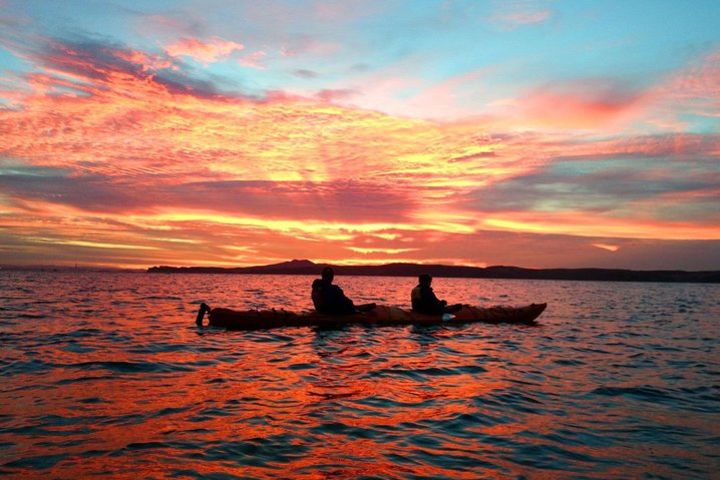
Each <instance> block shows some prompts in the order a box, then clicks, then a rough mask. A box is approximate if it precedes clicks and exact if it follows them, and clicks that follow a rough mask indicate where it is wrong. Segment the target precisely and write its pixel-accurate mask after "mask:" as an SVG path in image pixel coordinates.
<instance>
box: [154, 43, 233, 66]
mask: <svg viewBox="0 0 720 480" xmlns="http://www.w3.org/2000/svg"><path fill="white" fill-rule="evenodd" d="M244 48H245V46H244V45H243V44H241V43H237V42H233V41H230V40H223V39H222V38H219V37H210V38H209V39H207V40H199V39H197V38H181V39H180V40H178V41H177V42H175V43H171V44H169V45H167V46H166V47H165V51H166V52H167V54H168V55H170V56H172V57H181V56H184V57H190V58H193V59H195V60H197V61H199V62H202V63H213V62H217V61H218V60H221V59H222V58H225V57H227V56H229V55H231V54H232V53H233V52H236V51H239V50H243V49H244Z"/></svg>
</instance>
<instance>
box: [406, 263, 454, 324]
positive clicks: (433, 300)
mask: <svg viewBox="0 0 720 480" xmlns="http://www.w3.org/2000/svg"><path fill="white" fill-rule="evenodd" d="M431 283H432V277H431V276H430V275H428V274H427V273H423V274H422V275H420V276H418V285H417V286H416V287H415V288H413V289H412V292H411V294H410V300H411V302H412V310H413V312H418V313H426V314H429V315H437V314H443V313H455V312H457V311H458V310H460V309H461V308H462V304H459V303H458V304H455V305H449V306H448V304H447V302H446V301H445V300H440V299H439V298H437V296H435V292H433V289H432V287H431V286H430V284H431Z"/></svg>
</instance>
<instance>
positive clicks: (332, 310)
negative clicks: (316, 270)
mask: <svg viewBox="0 0 720 480" xmlns="http://www.w3.org/2000/svg"><path fill="white" fill-rule="evenodd" d="M334 276H335V274H334V272H333V271H332V268H330V267H325V268H324V269H323V271H322V279H316V280H315V281H313V285H312V287H313V288H312V300H313V304H314V305H315V310H316V311H317V312H318V313H328V314H334V315H347V314H350V313H355V312H356V311H357V309H356V308H355V305H354V304H353V301H352V300H350V299H349V298H348V297H346V296H345V293H344V292H343V290H342V288H340V287H338V286H337V285H333V283H332V281H333V278H334Z"/></svg>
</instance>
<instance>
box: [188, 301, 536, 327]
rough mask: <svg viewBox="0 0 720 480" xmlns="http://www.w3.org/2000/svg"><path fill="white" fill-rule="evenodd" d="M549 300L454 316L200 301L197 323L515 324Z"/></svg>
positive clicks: (531, 317)
mask: <svg viewBox="0 0 720 480" xmlns="http://www.w3.org/2000/svg"><path fill="white" fill-rule="evenodd" d="M546 307H547V303H532V304H530V305H525V306H522V307H508V306H502V305H497V306H494V307H488V308H483V307H474V306H470V305H463V306H462V308H461V309H460V310H459V311H457V312H455V313H454V314H453V315H454V316H453V317H452V318H447V316H446V315H443V314H437V315H428V314H423V313H417V312H412V311H408V310H404V309H402V308H399V307H390V306H386V305H378V306H376V307H375V308H373V309H372V310H369V311H364V312H357V313H353V314H348V315H331V314H324V313H317V312H313V311H308V312H302V313H295V312H291V311H288V310H284V309H274V308H273V309H269V310H231V309H229V308H210V306H208V305H207V304H205V303H202V304H200V309H199V310H198V314H197V317H196V319H195V323H196V324H197V326H199V327H202V326H204V325H203V320H204V318H205V314H206V313H207V314H209V315H208V323H207V326H211V327H224V328H226V329H228V330H261V329H269V328H280V327H301V326H309V327H312V326H318V327H323V326H341V325H349V324H358V325H436V324H441V323H442V324H463V323H476V322H482V323H513V324H524V325H534V324H536V322H535V320H536V319H537V318H538V317H539V316H540V315H541V314H542V312H543V311H545V308H546Z"/></svg>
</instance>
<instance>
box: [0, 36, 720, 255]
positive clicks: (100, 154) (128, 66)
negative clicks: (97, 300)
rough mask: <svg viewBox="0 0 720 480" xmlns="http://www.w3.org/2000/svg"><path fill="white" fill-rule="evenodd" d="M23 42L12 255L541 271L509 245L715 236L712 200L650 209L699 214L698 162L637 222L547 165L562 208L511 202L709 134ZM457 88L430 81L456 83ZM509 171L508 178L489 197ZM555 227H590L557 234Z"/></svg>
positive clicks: (3, 208) (2, 221) (12, 178)
mask: <svg viewBox="0 0 720 480" xmlns="http://www.w3.org/2000/svg"><path fill="white" fill-rule="evenodd" d="M234 51H235V50H232V52H234ZM33 55H34V56H33ZM209 55H210V56H208V57H205V58H206V59H209V58H220V56H221V55H224V54H222V53H218V55H219V56H217V57H216V56H214V55H215V54H214V53H212V54H209ZM28 56H30V57H31V58H33V59H34V60H35V61H36V62H37V65H38V69H37V70H38V71H37V72H36V73H34V74H32V75H29V76H28V77H27V78H26V81H27V85H25V86H24V88H22V89H15V90H13V94H14V95H13V102H14V107H13V108H12V109H9V108H7V109H2V110H0V151H1V152H2V153H3V156H4V158H3V159H0V244H1V245H2V246H1V247H0V254H1V255H3V257H2V258H13V257H15V258H21V259H25V260H23V261H27V262H30V261H31V260H29V259H31V258H37V259H42V258H45V259H52V261H53V262H58V263H74V262H76V261H77V259H78V258H84V259H91V260H92V261H93V262H95V263H98V264H114V265H125V266H144V265H148V264H154V263H170V264H177V263H185V264H209V265H234V264H254V263H261V262H263V261H267V262H268V263H270V262H272V261H278V260H284V259H287V258H293V257H295V258H303V257H313V258H319V257H323V258H325V259H338V260H342V261H346V262H368V261H378V262H379V261H388V260H397V259H398V258H400V257H402V258H403V259H406V260H414V261H430V260H432V259H444V260H446V261H447V263H452V262H454V261H457V262H465V263H474V264H483V263H495V262H499V261H507V259H511V258H518V259H519V260H518V262H514V263H524V264H525V265H529V266H531V265H530V264H531V263H532V262H531V261H532V257H531V256H530V254H527V255H526V254H522V253H517V252H527V251H528V246H529V245H539V244H540V243H542V244H544V245H548V246H549V245H552V246H553V247H555V246H556V245H558V244H561V245H563V246H567V245H576V246H577V245H581V246H582V247H583V248H585V249H587V250H590V251H592V250H597V249H596V248H592V247H591V246H590V245H589V244H588V237H591V240H590V244H595V245H596V246H597V245H600V244H603V245H615V244H616V243H617V244H618V245H619V243H618V242H615V241H614V240H613V238H628V239H634V238H642V239H648V240H657V239H664V240H668V239H678V240H680V239H682V240H700V239H705V240H717V239H720V232H718V227H717V226H716V225H717V223H714V217H712V215H711V214H709V213H706V214H703V212H702V211H701V212H700V214H698V218H694V219H693V218H688V219H686V220H682V221H679V220H677V219H663V218H661V216H660V215H658V214H657V212H658V210H659V207H658V206H657V205H655V206H652V203H651V202H652V201H653V200H659V201H661V202H663V203H662V205H663V206H667V205H670V204H678V203H681V202H685V203H689V204H691V207H693V208H695V207H694V205H695V204H694V203H692V202H695V201H698V200H702V201H705V200H706V199H707V195H701V194H693V193H690V192H699V191H705V192H708V191H712V190H708V189H707V187H706V186H705V185H704V184H701V183H698V180H697V178H695V177H698V178H702V177H707V176H708V171H705V170H702V169H700V170H699V172H698V174H697V175H695V176H693V177H692V178H690V177H689V174H688V175H686V177H683V178H686V179H687V180H688V182H689V183H691V184H689V185H687V186H685V185H681V188H680V187H678V188H679V189H676V190H672V191H666V190H663V188H662V185H659V187H658V190H657V192H653V195H649V196H648V197H643V198H642V199H637V198H630V199H629V200H628V201H630V200H632V201H634V202H636V203H633V205H635V206H642V205H645V206H646V207H645V208H638V210H637V212H636V215H635V216H626V217H625V218H621V217H620V216H619V213H618V211H602V210H601V209H598V208H596V206H595V205H591V204H589V206H588V205H577V204H575V205H571V204H569V203H567V201H566V203H564V204H563V203H562V201H563V198H564V197H563V194H566V192H564V191H562V190H561V191H559V193H558V191H547V190H543V188H547V186H548V185H550V186H551V187H552V186H557V184H558V183H562V182H555V183H553V181H552V180H553V179H552V178H550V177H548V178H549V180H547V179H546V180H547V181H546V182H545V183H541V182H540V180H542V178H540V177H538V179H537V180H536V181H537V185H538V188H539V190H538V191H537V192H535V193H538V195H539V196H540V198H541V200H545V198H544V197H547V198H548V199H550V200H552V201H556V202H561V205H560V207H563V208H560V207H557V208H556V210H557V211H550V212H548V211H542V210H541V211H535V210H532V209H533V208H537V205H536V204H535V203H531V204H529V205H525V208H526V209H525V210H522V209H518V208H515V207H514V205H513V204H512V201H514V200H516V199H518V198H522V197H523V195H524V194H525V193H526V192H527V191H528V190H530V188H528V185H527V184H523V183H522V182H520V183H517V184H513V183H512V182H513V181H514V180H516V179H519V178H525V179H528V178H530V179H531V180H532V179H533V178H534V177H532V175H533V174H537V175H538V176H540V175H542V174H543V172H544V171H545V170H546V169H548V168H550V167H552V165H554V162H557V163H558V164H562V163H563V158H566V157H569V156H574V157H576V158H580V159H584V160H586V161H587V162H588V163H593V162H596V161H599V162H602V161H604V159H605V158H608V157H610V156H612V155H619V154H623V155H627V156H633V158H644V157H651V156H654V155H665V156H667V157H668V158H672V159H680V160H682V159H686V158H689V157H690V156H695V155H707V154H712V152H715V154H717V152H718V138H716V137H714V136H700V135H696V136H693V135H682V136H664V137H662V136H656V137H635V138H631V139H627V138H625V139H609V140H603V141H593V140H589V139H586V138H585V139H584V138H582V137H574V136H570V135H568V134H567V133H565V134H549V133H542V132H540V133H538V132H535V133H532V132H523V133H490V132H489V131H487V130H486V129H485V128H484V125H483V124H481V123H479V122H477V121H475V120H472V121H464V122H461V121H457V122H452V123H449V122H448V123H439V122H431V121H425V120H418V119H411V118H403V117H399V116H393V115H388V114H383V113H380V112H376V111H370V110H364V109H359V108H353V107H350V106H341V105H334V104H332V103H330V100H331V98H330V99H328V98H322V97H319V98H303V97H300V96H293V95H290V94H286V93H283V92H275V93H272V94H268V95H267V96H266V97H264V98H253V97H244V96H242V95H229V94H223V93H222V92H220V91H218V89H217V88H216V87H215V86H214V85H212V84H209V83H206V82H202V81H198V80H197V79H195V78H192V77H189V76H187V75H186V74H185V73H184V71H183V68H182V65H181V64H180V63H178V62H177V61H175V60H173V59H172V58H168V57H164V56H161V55H153V54H149V53H145V52H137V51H133V50H131V49H123V48H118V47H114V46H109V45H103V44H93V43H91V42H86V43H81V44H67V43H61V42H53V43H50V44H49V45H48V46H47V48H46V49H44V50H43V51H41V52H30V53H28ZM198 58H200V57H198ZM458 81H462V79H458ZM445 87H448V88H445ZM450 87H452V84H449V85H444V86H441V88H440V89H439V90H437V91H436V92H437V93H439V94H442V95H448V96H449V95H450V93H451V91H452V88H450ZM442 95H441V96H442ZM448 98H449V97H448ZM538 98H540V97H538ZM578 98H581V99H582V98H584V97H582V95H581V96H580V97H578ZM636 101H637V100H633V99H632V98H628V99H625V100H622V101H620V100H618V102H619V103H618V105H617V106H613V105H614V104H613V103H612V101H610V100H608V102H609V103H608V105H609V106H607V105H606V106H603V105H604V104H602V102H601V104H602V105H595V104H593V102H592V101H591V102H589V103H588V102H585V103H583V101H581V100H578V102H576V103H575V104H573V103H572V102H569V104H568V106H567V109H566V110H565V111H564V112H562V115H559V116H558V122H559V123H562V122H565V121H566V118H567V119H569V118H572V117H573V116H578V120H577V121H578V122H579V123H580V124H582V119H581V118H580V117H582V115H585V114H589V113H588V112H591V111H592V109H593V108H597V110H598V111H601V112H602V111H605V112H606V113H604V115H605V118H606V119H611V118H615V117H617V116H622V115H624V113H623V112H624V111H625V110H629V111H632V110H633V109H634V108H635V102H636ZM541 103H542V102H541ZM593 105H595V106H593ZM531 110H532V109H531ZM578 112H584V113H578ZM608 121H609V120H608ZM591 124H592V122H591V121H589V120H588V123H587V125H591ZM698 168H699V167H698ZM707 168H708V169H710V168H711V167H707ZM611 173H613V175H614V176H613V175H610V174H606V177H608V178H610V181H608V182H606V184H609V185H611V186H612V182H614V181H615V179H616V178H620V177H621V175H620V174H618V173H616V172H611ZM602 175H604V174H603V173H602V172H601V173H600V174H598V175H597V176H595V177H593V179H598V178H604V177H602ZM653 175H655V176H658V177H659V178H660V180H662V179H663V178H664V177H663V176H662V175H660V174H658V172H657V171H655V170H653V171H649V172H648V174H647V175H646V176H645V177H642V178H643V180H644V181H656V180H658V179H657V178H654V177H653ZM566 176H567V175H566ZM587 178H589V176H588V177H587ZM563 181H564V182H565V184H567V183H568V182H569V180H567V178H565V177H563ZM690 181H692V182H690ZM693 182H694V183H693ZM660 183H662V182H659V181H658V184H660ZM695 183H698V184H697V185H696V184H695ZM565 184H563V188H564V186H565ZM606 184H603V186H606ZM498 185H506V186H507V185H510V186H511V187H513V188H510V189H509V190H507V189H506V190H505V191H501V192H500V193H499V194H498V195H503V197H502V198H499V197H494V198H490V195H489V194H490V193H491V191H492V187H493V186H498ZM515 185H517V188H514V186H515ZM573 187H574V188H576V189H580V191H579V193H578V194H577V195H576V196H574V197H572V199H573V200H574V199H576V198H581V197H582V195H583V194H584V193H586V192H589V193H592V194H593V195H596V196H598V195H599V196H603V198H606V197H613V198H614V197H616V196H617V193H616V192H615V191H612V190H611V191H609V192H607V191H602V190H598V191H596V190H592V191H590V189H589V188H588V186H587V185H584V184H583V183H582V181H581V180H577V181H575V183H574V184H573ZM583 189H585V190H583ZM703 189H705V190H703ZM468 197H472V198H473V199H474V203H473V202H468V201H467V198H468ZM484 201H492V205H487V204H484V203H483V202H484ZM528 201H531V202H537V198H535V197H533V198H530V199H529V200H528ZM642 202H647V203H645V204H643V203H642ZM568 205H569V206H568ZM540 206H545V205H540ZM648 206H649V207H648ZM490 207H492V208H490ZM551 207H553V208H555V206H553V205H551ZM563 209H571V210H572V211H564V210H563ZM498 232H500V233H498ZM549 234H552V235H555V236H558V235H565V236H574V237H582V238H578V239H575V240H571V239H567V238H564V239H563V240H562V242H560V241H558V240H557V239H556V238H555V237H553V238H552V239H548V238H549V237H548V235H549ZM528 235H529V236H530V237H531V239H530V240H527V241H526V239H525V238H526V237H525V236H528ZM596 238H597V239H598V240H595V239H596ZM600 239H603V240H600ZM604 239H607V240H604ZM523 242H526V243H523ZM558 242H560V243H558ZM573 242H575V243H573ZM513 248H514V249H515V251H516V254H515V255H516V257H512V256H511V254H510V251H511V250H512V249H513ZM552 251H553V249H551V248H549V247H548V248H547V249H546V250H543V252H544V255H546V258H554V257H551V255H552V253H551V252H552ZM623 251H625V248H624V247H623ZM318 252H319V253H318ZM450 252H451V253H450ZM597 254H598V255H599V254H600V252H597ZM524 255H525V256H524ZM583 255H587V257H582V258H596V257H591V255H592V254H591V253H583ZM606 256H607V255H606ZM563 258H565V259H567V257H558V259H557V261H558V262H560V261H563ZM453 259H455V260H453ZM521 260H522V262H520V261H521ZM40 261H41V260H35V263H37V262H40ZM88 261H90V260H88ZM553 261H555V260H553ZM534 265H536V266H538V262H537V261H536V263H534Z"/></svg>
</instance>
